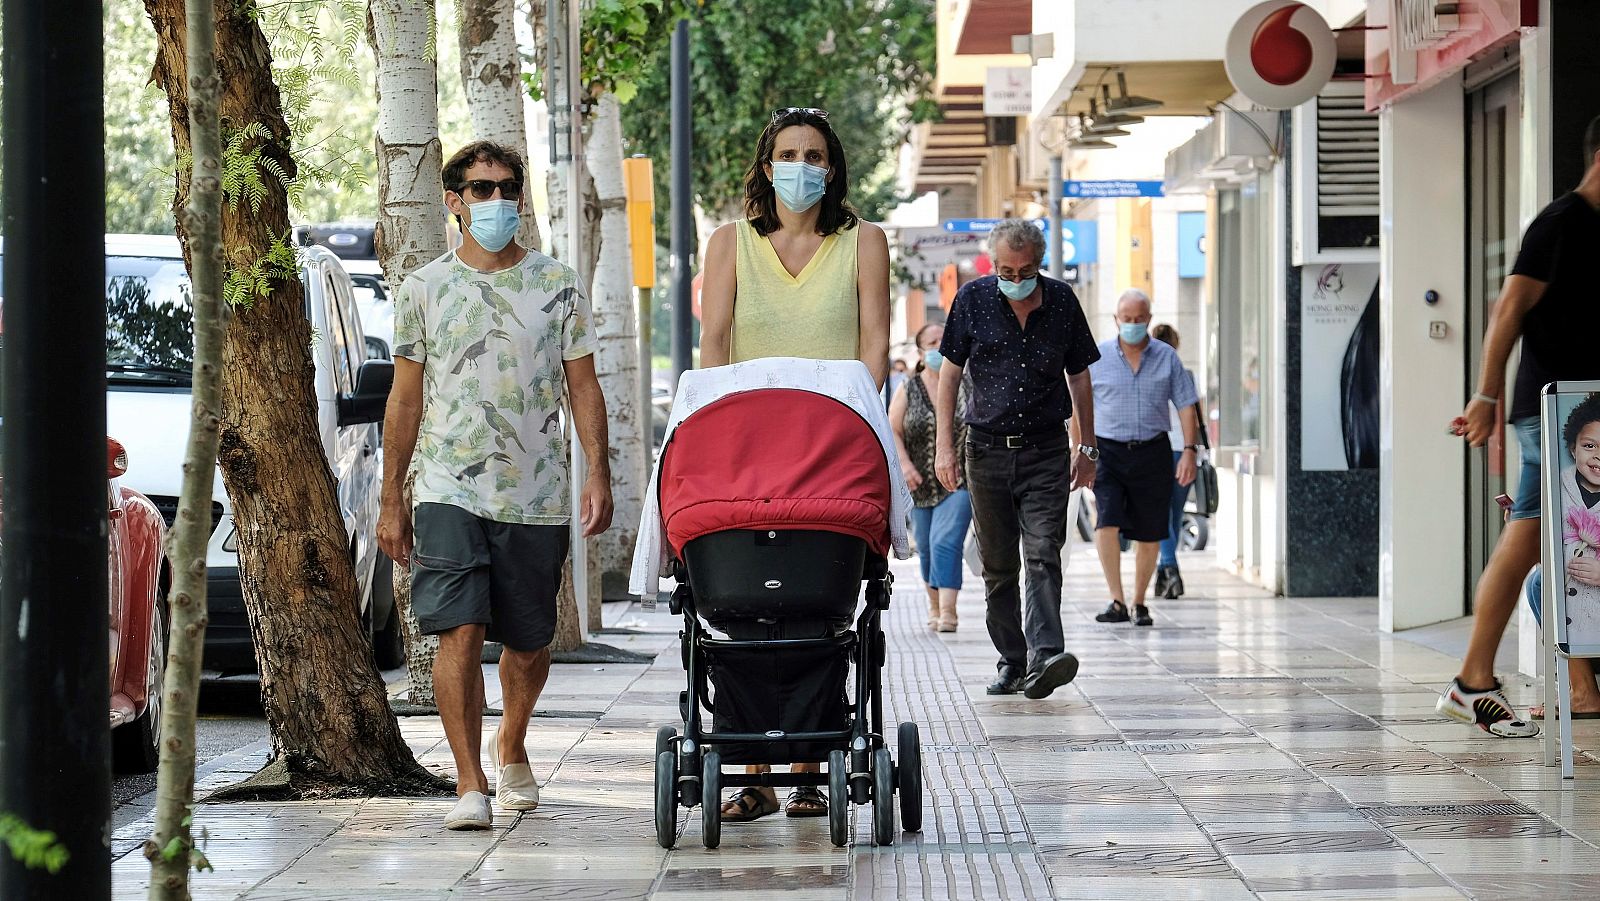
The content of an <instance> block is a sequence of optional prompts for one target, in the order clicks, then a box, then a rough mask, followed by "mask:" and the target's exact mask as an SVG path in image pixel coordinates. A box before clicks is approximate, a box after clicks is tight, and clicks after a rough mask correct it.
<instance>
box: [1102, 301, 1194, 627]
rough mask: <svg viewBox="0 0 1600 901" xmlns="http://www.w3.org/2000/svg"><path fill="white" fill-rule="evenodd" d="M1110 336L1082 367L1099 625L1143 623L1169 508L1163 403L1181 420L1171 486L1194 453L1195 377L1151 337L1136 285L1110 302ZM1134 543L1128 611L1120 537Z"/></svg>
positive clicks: (1186, 480) (1185, 475)
mask: <svg viewBox="0 0 1600 901" xmlns="http://www.w3.org/2000/svg"><path fill="white" fill-rule="evenodd" d="M1116 323H1117V336H1116V337H1115V338H1111V339H1110V340H1107V341H1104V342H1102V343H1101V344H1100V359H1099V360H1098V361H1097V362H1096V363H1095V364H1094V365H1093V366H1090V367H1089V376H1090V379H1091V380H1092V381H1093V382H1094V408H1095V413H1096V416H1095V420H1094V428H1095V435H1096V436H1097V438H1098V443H1099V445H1100V466H1099V468H1098V469H1097V470H1096V472H1095V478H1094V502H1095V512H1096V513H1098V514H1099V518H1098V519H1097V520H1096V522H1095V536H1094V543H1095V548H1096V550H1098V551H1099V552H1100V568H1101V570H1103V571H1104V572H1105V577H1106V587H1107V588H1108V589H1109V590H1110V592H1111V603H1110V604H1107V605H1106V609H1105V611H1104V612H1102V613H1100V614H1099V615H1098V616H1096V617H1095V619H1096V620H1097V621H1099V622H1102V623H1125V622H1127V621H1128V620H1130V619H1132V620H1133V621H1134V623H1135V624H1136V625H1140V626H1148V625H1151V624H1152V623H1153V622H1154V620H1153V619H1152V618H1151V616H1150V608H1149V607H1146V606H1145V603H1144V599H1145V590H1146V589H1147V588H1148V587H1149V585H1150V576H1151V574H1153V573H1154V572H1155V569H1156V555H1157V553H1158V552H1159V551H1160V550H1161V540H1162V539H1163V538H1166V537H1167V530H1168V523H1169V517H1170V515H1171V508H1172V479H1173V462H1172V446H1171V444H1170V443H1169V442H1168V440H1167V430H1168V429H1169V428H1170V427H1171V425H1172V417H1171V413H1170V411H1169V408H1168V406H1167V405H1168V404H1169V403H1170V404H1172V405H1173V406H1175V407H1177V408H1178V410H1179V414H1180V416H1181V417H1182V422H1183V443H1184V449H1183V455H1182V457H1181V458H1180V459H1179V461H1178V463H1177V478H1178V484H1180V485H1184V486H1187V485H1189V484H1190V483H1192V482H1193V481H1194V475H1195V457H1196V455H1197V454H1198V453H1199V445H1197V444H1196V443H1195V441H1196V440H1197V434H1198V433H1197V431H1196V429H1197V427H1198V420H1197V419H1196V417H1195V412H1194V405H1195V400H1196V398H1195V389H1194V380H1193V379H1191V378H1189V373H1188V372H1187V371H1186V370H1185V369H1184V368H1183V363H1182V361H1180V360H1179V359H1178V352H1177V351H1175V350H1173V349H1172V348H1171V347H1170V346H1169V345H1166V344H1163V343H1162V342H1160V341H1157V340H1156V339H1154V338H1152V337H1150V298H1149V297H1148V296H1146V295H1145V293H1144V292H1143V291H1140V290H1138V289H1136V288H1134V289H1129V290H1127V291H1125V292H1123V294H1122V298H1121V299H1120V300H1118V301H1117V317H1116ZM1119 533H1122V534H1126V535H1127V536H1128V537H1129V538H1131V539H1132V540H1133V541H1134V542H1135V543H1136V545H1137V550H1136V552H1135V557H1134V585H1133V613H1132V615H1130V614H1129V612H1128V604H1127V595H1126V594H1125V593H1124V592H1123V587H1122V545H1121V540H1120V539H1121V535H1119Z"/></svg>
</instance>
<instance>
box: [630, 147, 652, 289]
mask: <svg viewBox="0 0 1600 901" xmlns="http://www.w3.org/2000/svg"><path fill="white" fill-rule="evenodd" d="M622 174H623V181H624V188H625V191H626V194H625V196H626V197H627V200H628V240H629V243H630V244H631V245H632V247H633V286H634V287H635V288H652V287H655V283H656V191H655V178H654V176H653V174H652V170H651V165H650V158H649V157H647V156H633V157H629V158H627V159H625V160H623V161H622Z"/></svg>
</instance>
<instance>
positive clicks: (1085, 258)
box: [1044, 219, 1100, 268]
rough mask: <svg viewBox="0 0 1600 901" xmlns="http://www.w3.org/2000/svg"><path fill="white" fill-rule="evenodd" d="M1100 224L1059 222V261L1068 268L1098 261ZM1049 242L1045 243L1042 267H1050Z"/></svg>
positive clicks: (1072, 220)
mask: <svg viewBox="0 0 1600 901" xmlns="http://www.w3.org/2000/svg"><path fill="white" fill-rule="evenodd" d="M1099 226H1100V223H1098V222H1095V221H1094V220H1092V219H1089V220H1083V219H1063V220H1062V221H1061V260H1062V264H1063V265H1064V266H1066V267H1068V268H1071V267H1075V266H1078V265H1079V264H1081V263H1093V262H1095V261H1097V260H1099V259H1100V241H1099V237H1100V228H1099ZM1049 248H1050V242H1048V241H1046V242H1045V253H1044V265H1045V267H1046V268H1049V266H1050V249H1049Z"/></svg>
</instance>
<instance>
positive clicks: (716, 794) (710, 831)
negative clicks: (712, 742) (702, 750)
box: [700, 751, 722, 848]
mask: <svg viewBox="0 0 1600 901" xmlns="http://www.w3.org/2000/svg"><path fill="white" fill-rule="evenodd" d="M702 772H703V776H702V778H701V780H700V832H701V835H702V837H703V838H704V839H705V843H706V847H707V848H715V847H716V846H718V845H720V844H722V754H721V753H720V752H718V751H707V752H706V756H705V769H704V770H703V771H702Z"/></svg>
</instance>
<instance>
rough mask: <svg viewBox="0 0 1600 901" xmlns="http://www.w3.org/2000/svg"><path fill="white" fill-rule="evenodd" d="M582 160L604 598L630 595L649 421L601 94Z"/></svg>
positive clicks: (612, 148) (615, 150)
mask: <svg viewBox="0 0 1600 901" xmlns="http://www.w3.org/2000/svg"><path fill="white" fill-rule="evenodd" d="M584 161H585V163H586V164H587V166H588V170H589V175H590V177H591V179H592V180H593V183H594V188H595V199H596V200H597V202H598V204H597V205H598V206H599V208H600V216H601V218H600V252H599V254H598V258H597V260H596V262H595V272H594V281H593V288H592V290H591V293H590V297H591V303H592V306H593V309H594V330H595V335H596V337H598V339H599V342H600V347H599V350H598V351H597V352H596V353H595V371H596V374H597V375H598V376H599V378H600V387H601V389H602V390H603V391H604V392H605V396H606V410H607V413H608V419H609V423H608V427H609V428H610V430H611V431H610V434H611V446H610V449H609V454H610V458H611V459H610V463H611V492H612V497H613V498H614V501H615V504H616V512H615V514H614V516H613V518H612V526H611V528H610V529H608V530H607V531H605V532H604V533H602V534H600V535H598V536H596V537H595V538H594V539H593V544H594V554H593V559H594V560H595V563H596V567H595V572H596V574H597V578H598V581H599V582H600V588H601V591H602V592H603V593H604V595H605V596H606V597H610V598H626V597H627V596H628V570H629V568H630V567H631V566H632V564H633V546H634V543H635V542H636V541H637V540H638V537H639V518H640V516H641V515H642V513H643V511H644V495H645V491H646V489H647V487H648V484H649V481H650V443H649V442H650V439H649V435H650V422H649V419H648V417H649V412H650V411H648V410H641V409H639V367H640V366H644V367H647V368H648V367H649V365H650V360H649V359H648V358H646V359H643V360H641V359H640V358H639V327H638V307H637V305H636V304H635V303H634V297H633V265H632V254H631V241H630V235H629V232H628V210H627V196H626V194H627V191H626V183H625V180H624V177H623V171H622V109H621V104H620V103H619V101H618V100H617V95H616V94H614V93H612V92H610V91H606V92H605V93H602V94H601V95H600V96H599V98H598V99H596V100H595V102H594V114H593V116H592V117H591V119H590V122H589V136H588V142H587V152H586V153H585V155H584Z"/></svg>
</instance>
